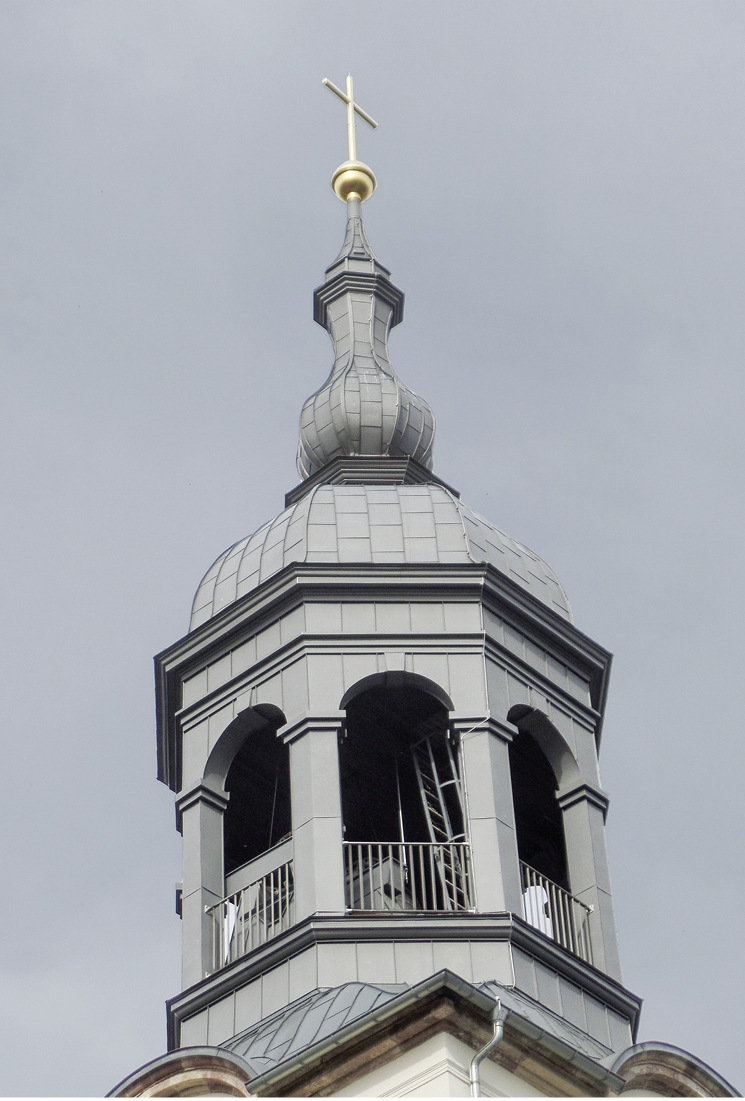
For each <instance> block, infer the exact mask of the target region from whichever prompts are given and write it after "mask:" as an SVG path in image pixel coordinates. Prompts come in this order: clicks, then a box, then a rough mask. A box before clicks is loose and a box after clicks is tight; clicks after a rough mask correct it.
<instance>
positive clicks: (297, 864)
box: [285, 716, 345, 922]
mask: <svg viewBox="0 0 745 1101" xmlns="http://www.w3.org/2000/svg"><path fill="white" fill-rule="evenodd" d="M342 723H343V717H342V716H338V717H337V716H334V717H330V718H317V717H310V716H308V717H306V718H305V719H303V720H301V721H300V722H299V723H297V724H296V725H295V726H293V727H291V728H290V730H288V731H286V732H285V740H286V741H289V743H290V783H291V791H292V835H293V842H294V848H295V859H294V865H293V874H294V879H295V920H296V921H298V922H299V921H302V920H303V919H304V918H306V917H310V916H311V915H312V914H343V913H344V910H345V897H344V858H343V850H342V841H343V829H342V816H341V785H340V782H339V732H340V730H341V728H342Z"/></svg>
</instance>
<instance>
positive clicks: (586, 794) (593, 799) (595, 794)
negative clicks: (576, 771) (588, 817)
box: [556, 781, 610, 821]
mask: <svg viewBox="0 0 745 1101" xmlns="http://www.w3.org/2000/svg"><path fill="white" fill-rule="evenodd" d="M556 802H557V803H558V804H559V806H560V807H561V809H562V810H568V809H569V807H573V806H574V805H575V804H576V803H590V804H591V805H592V806H593V807H597V808H598V810H600V811H602V814H603V821H605V818H606V815H607V813H608V807H609V806H610V797H609V796H608V795H607V794H606V793H605V792H604V791H603V790H602V788H596V787H595V786H594V785H593V784H588V783H585V782H584V781H583V782H582V783H579V784H575V786H574V787H572V788H569V789H568V790H567V791H562V792H559V794H558V795H557V797H556Z"/></svg>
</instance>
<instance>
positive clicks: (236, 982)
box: [167, 912, 641, 1050]
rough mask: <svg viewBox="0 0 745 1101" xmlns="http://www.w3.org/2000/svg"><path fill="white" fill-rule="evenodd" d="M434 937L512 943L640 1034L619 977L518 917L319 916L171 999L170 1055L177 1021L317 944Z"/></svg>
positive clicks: (632, 1002)
mask: <svg viewBox="0 0 745 1101" xmlns="http://www.w3.org/2000/svg"><path fill="white" fill-rule="evenodd" d="M432 940H447V941H450V942H455V941H491V942H493V943H500V942H501V943H509V944H512V945H514V947H516V948H519V949H521V950H522V951H524V952H526V953H527V954H528V955H530V956H532V957H533V958H534V959H536V960H539V961H540V962H541V963H543V964H545V965H546V966H548V967H550V968H551V969H552V970H554V971H556V972H557V973H558V974H559V975H561V976H562V977H564V978H566V979H567V980H568V981H570V982H572V983H574V984H575V985H577V986H580V987H581V988H582V989H583V990H586V991H588V993H590V994H592V995H593V996H594V997H596V998H598V999H599V1000H600V1001H602V1002H604V1003H605V1004H606V1005H608V1006H609V1007H610V1008H611V1009H613V1010H614V1011H615V1012H617V1013H619V1014H620V1015H621V1016H622V1017H625V1018H626V1019H627V1020H628V1021H629V1023H630V1025H631V1029H632V1034H635V1030H636V1024H637V1021H638V1016H639V1012H640V1008H641V1001H640V999H639V998H637V997H636V995H634V994H632V993H631V992H630V991H628V990H626V988H625V987H623V986H621V984H620V983H618V982H617V981H616V980H615V979H612V978H610V977H609V976H608V975H605V974H604V973H603V972H602V971H599V970H598V969H597V968H595V967H593V966H592V965H590V964H588V963H585V962H584V960H581V959H579V958H578V957H577V956H572V955H570V954H569V953H568V952H566V951H565V950H564V949H562V948H560V947H559V946H558V945H557V944H556V943H555V942H554V941H553V940H551V939H550V938H549V937H548V936H546V935H545V934H543V933H540V932H539V931H538V930H537V929H534V928H533V927H532V926H531V925H529V924H528V923H527V922H526V921H523V920H522V918H519V917H517V915H515V914H511V913H506V912H505V913H491V914H471V913H468V914H463V913H452V914H438V915H436V916H435V915H424V914H416V915H411V914H406V913H405V912H403V913H400V914H395V915H392V914H388V913H380V914H371V915H364V916H357V915H354V916H352V915H341V914H336V915H321V914H315V915H313V916H312V917H310V918H306V919H305V921H303V922H301V923H299V924H298V925H295V926H292V928H290V929H288V930H286V932H284V933H281V934H280V935H279V936H277V937H275V938H274V939H273V940H271V941H268V942H267V943H266V944H264V945H262V947H261V948H258V949H257V950H256V951H255V952H252V953H251V954H250V955H249V956H245V957H243V958H242V959H239V960H236V961H235V962H234V963H232V964H229V965H228V966H227V967H225V968H223V969H221V970H220V971H218V972H216V973H215V974H214V975H210V976H209V977H208V978H206V979H204V980H202V982H200V983H197V984H196V985H195V986H192V987H189V988H188V989H187V990H184V991H183V992H182V993H181V994H177V995H176V997H174V998H171V999H170V1000H169V1001H168V1002H167V1014H168V1047H169V1050H172V1049H173V1048H175V1047H176V1046H177V1042H178V1034H179V1027H180V1024H181V1022H182V1021H183V1020H185V1019H186V1018H187V1017H190V1016H192V1015H193V1014H194V1013H198V1012H199V1011H200V1010H202V1009H204V1008H206V1007H207V1006H209V1005H211V1004H213V1003H214V1002H216V1001H219V1000H220V999H221V998H223V997H224V996H225V995H226V994H229V993H230V992H231V991H233V990H236V989H238V988H239V987H242V986H245V985H246V983H249V982H251V981H253V980H254V979H256V978H258V977H259V976H260V975H263V974H265V973H266V972H267V971H270V970H271V969H272V968H273V967H276V966H277V965H278V964H280V963H283V962H284V961H285V960H287V959H289V958H290V957H292V956H295V955H297V954H298V953H299V952H302V951H304V950H305V949H307V948H311V947H313V946H315V945H318V944H350V943H352V944H359V943H365V942H369V941H374V942H380V941H391V942H394V941H409V942H411V941H432ZM486 978H488V976H485V980H486Z"/></svg>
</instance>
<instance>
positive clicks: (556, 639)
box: [154, 562, 611, 791]
mask: <svg viewBox="0 0 745 1101" xmlns="http://www.w3.org/2000/svg"><path fill="white" fill-rule="evenodd" d="M319 599H320V600H324V599H327V600H334V601H337V600H338V601H344V600H356V601H359V600H363V601H364V600H381V601H389V602H397V601H410V600H432V599H435V600H450V601H461V600H472V601H474V602H478V603H481V604H482V605H483V606H485V607H487V608H489V609H490V610H491V611H492V612H494V614H496V615H499V616H502V617H505V618H507V619H509V620H510V622H512V623H514V624H515V625H516V626H517V627H518V628H519V629H520V630H524V631H525V632H526V634H528V635H531V636H532V637H535V638H543V639H546V640H549V641H550V642H551V649H552V652H553V653H555V654H557V656H559V655H561V654H562V653H564V652H565V653H566V654H567V656H568V657H570V658H571V661H572V662H574V663H579V664H580V665H581V666H582V667H583V668H586V669H587V671H588V673H589V674H590V679H591V686H592V687H591V691H592V696H593V703H594V705H595V706H596V708H597V712H598V716H599V717H598V719H597V724H596V739H597V740H598V742H599V738H600V729H601V725H602V705H603V704H604V700H605V693H606V691H607V681H608V674H609V670H610V662H611V655H610V654H609V653H608V652H607V651H606V650H603V649H602V647H600V646H598V645H597V644H595V643H594V642H592V640H591V639H589V638H588V637H587V636H586V635H583V634H582V633H581V632H580V631H578V630H577V628H576V627H574V626H573V624H571V623H570V622H569V621H568V620H566V619H564V617H563V616H560V615H559V614H558V613H557V612H554V611H552V610H551V609H550V608H549V607H548V606H547V605H545V604H543V603H542V602H541V601H540V600H538V598H537V597H535V596H533V595H532V594H531V593H528V592H526V591H525V590H524V589H523V588H522V587H521V586H519V585H518V584H517V582H514V581H512V580H510V578H508V577H506V576H505V575H504V574H501V573H500V572H499V571H498V570H497V569H496V568H495V567H493V566H491V565H487V564H485V563H476V562H473V563H447V564H445V563H439V562H434V563H431V564H426V563H419V564H413V565H406V564H402V563H369V562H367V563H349V564H346V563H338V562H329V563H323V562H320V563H307V562H299V563H290V564H289V565H288V566H286V567H285V568H284V569H283V570H281V571H280V572H279V573H277V574H275V575H273V576H272V577H271V578H269V579H268V580H267V581H266V582H265V583H264V584H263V585H260V586H259V588H258V589H254V590H252V591H251V592H250V593H247V594H246V595H245V596H244V597H242V598H241V599H240V600H237V601H235V602H234V603H233V604H230V605H229V606H228V607H227V608H225V609H224V611H222V612H220V613H219V614H218V615H216V616H213V617H212V619H210V620H207V622H206V623H204V624H202V625H201V626H200V627H198V628H196V630H194V631H193V632H190V633H189V634H187V635H185V636H184V637H183V638H181V639H179V640H178V642H176V643H174V644H173V646H171V647H170V648H169V649H167V650H164V651H162V652H161V653H160V654H158V655H156V657H155V659H154V660H155V674H156V699H157V738H158V779H160V780H162V781H163V782H164V783H167V784H168V785H169V787H171V788H172V789H173V790H174V791H177V790H178V787H179V785H180V770H181V758H180V739H179V738H178V737H177V731H176V715H177V713H178V712H180V711H181V700H180V686H181V680H182V678H183V677H184V676H188V675H192V674H193V673H196V672H198V671H199V670H200V669H201V668H203V667H204V665H205V664H209V663H211V662H212V661H215V660H217V659H218V658H219V657H221V656H223V655H224V654H225V653H226V652H227V650H229V649H230V648H232V647H233V646H235V645H238V644H239V641H242V640H243V639H245V637H246V636H247V635H249V634H251V633H255V632H256V631H258V630H259V629H260V628H261V626H262V624H263V623H267V624H268V623H271V622H273V621H274V620H276V619H277V618H278V617H279V615H280V614H284V613H285V611H290V610H292V609H293V608H295V607H297V606H299V605H300V604H301V603H302V602H303V601H305V600H319ZM344 637H345V636H343V635H340V636H333V638H330V639H329V644H330V645H331V644H336V645H337V646H338V643H339V639H340V638H344ZM350 637H351V636H350ZM357 637H363V636H357ZM405 637H406V643H407V645H406V647H405V648H410V643H411V638H412V637H413V636H411V635H407V636H405ZM414 637H415V636H414ZM456 637H457V636H452V635H448V634H443V635H442V636H441V638H442V640H443V641H447V645H448V646H452V644H453V643H454V641H455V638H456ZM479 637H480V638H481V639H483V638H484V635H483V632H481V633H480V634H479ZM374 639H375V645H376V648H377V649H380V648H381V640H380V638H379V637H378V636H374ZM371 641H372V638H371ZM430 644H431V643H430ZM290 645H292V643H290V644H288V646H290ZM277 652H279V651H277ZM505 652H506V653H509V651H505ZM275 653H276V652H275ZM501 653H502V651H500V654H501ZM274 656H275V655H272V657H274ZM513 658H514V655H513ZM518 660H519V659H518ZM526 668H530V667H529V666H527V665H526ZM575 702H576V701H575Z"/></svg>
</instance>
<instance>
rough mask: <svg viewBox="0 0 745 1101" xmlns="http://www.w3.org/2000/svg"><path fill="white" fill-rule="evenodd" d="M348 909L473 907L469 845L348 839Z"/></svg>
mask: <svg viewBox="0 0 745 1101" xmlns="http://www.w3.org/2000/svg"><path fill="white" fill-rule="evenodd" d="M344 870H345V881H346V897H347V909H348V910H419V911H422V910H424V911H443V910H445V911H447V910H470V909H472V908H473V903H472V898H471V887H470V866H469V849H468V845H466V844H464V843H462V842H448V843H445V842H442V843H437V842H436V843H426V844H425V843H413V842H405V843H399V842H392V843H388V844H378V843H377V842H376V843H372V842H356V841H345V842H344Z"/></svg>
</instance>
